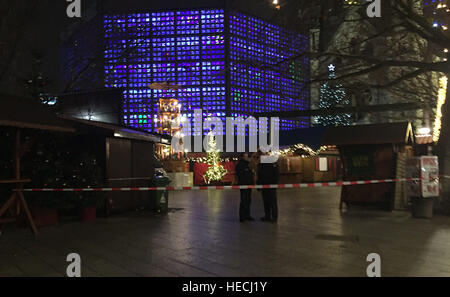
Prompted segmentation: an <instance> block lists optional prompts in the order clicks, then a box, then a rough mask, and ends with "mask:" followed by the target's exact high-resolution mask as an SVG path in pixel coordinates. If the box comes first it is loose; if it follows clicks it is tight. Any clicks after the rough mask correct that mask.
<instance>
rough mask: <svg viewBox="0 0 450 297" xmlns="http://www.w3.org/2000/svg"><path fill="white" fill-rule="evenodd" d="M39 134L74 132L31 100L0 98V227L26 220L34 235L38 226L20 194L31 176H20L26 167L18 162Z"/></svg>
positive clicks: (11, 97) (9, 97) (7, 96)
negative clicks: (0, 143) (0, 141)
mask: <svg viewBox="0 0 450 297" xmlns="http://www.w3.org/2000/svg"><path fill="white" fill-rule="evenodd" d="M43 132H44V133H57V134H63V133H64V134H66V133H74V132H75V130H74V128H73V127H71V126H70V125H69V124H67V123H66V122H65V121H63V120H60V119H58V118H57V117H56V116H55V115H54V114H52V113H50V112H48V111H47V110H45V108H43V107H42V106H41V105H40V104H38V103H37V102H32V101H31V99H23V98H19V97H15V96H10V95H3V94H2V95H0V137H1V139H2V146H1V159H0V162H1V165H2V166H1V171H0V175H1V178H0V185H1V188H0V189H1V190H0V192H1V194H0V195H1V196H0V227H2V225H3V224H6V223H13V222H20V221H22V220H23V219H24V218H26V221H27V222H28V225H29V226H30V227H31V229H32V230H33V232H34V234H35V235H37V234H38V230H37V227H38V226H37V224H36V222H35V218H33V216H32V210H30V208H29V203H28V201H27V200H26V198H25V196H24V193H23V191H22V189H23V187H24V186H28V185H29V184H30V182H31V179H30V178H33V176H30V175H26V174H24V167H26V165H24V163H23V162H22V160H23V158H24V157H25V156H26V155H27V154H28V153H29V151H30V150H31V149H32V147H33V146H34V145H35V143H36V142H37V141H38V140H39V136H40V134H41V133H43ZM27 173H28V174H29V172H27Z"/></svg>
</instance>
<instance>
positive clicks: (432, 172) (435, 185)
mask: <svg viewBox="0 0 450 297" xmlns="http://www.w3.org/2000/svg"><path fill="white" fill-rule="evenodd" d="M420 164H421V169H422V170H421V171H420V172H421V178H422V183H421V184H422V185H421V192H422V197H423V198H431V197H439V161H438V157H436V156H424V157H420Z"/></svg>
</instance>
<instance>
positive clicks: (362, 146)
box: [323, 123, 414, 210]
mask: <svg viewBox="0 0 450 297" xmlns="http://www.w3.org/2000/svg"><path fill="white" fill-rule="evenodd" d="M413 142H414V138H413V130H412V126H411V124H410V123H390V124H375V125H360V126H342V127H330V128H328V129H327V130H326V132H325V135H324V138H323V145H336V146H337V147H338V149H339V152H340V156H341V160H342V164H343V180H344V181H361V180H363V181H364V180H379V179H395V178H398V177H401V174H402V173H401V171H400V170H399V169H400V168H401V166H400V164H401V163H402V161H404V160H406V159H407V158H408V157H410V156H412V155H413V148H412V145H413ZM400 189H401V187H400V185H399V184H396V183H381V184H367V185H352V186H344V187H343V188H342V193H341V207H342V204H344V203H345V204H346V205H352V204H353V205H366V206H367V205H373V206H379V207H382V208H383V209H389V210H392V209H394V207H395V203H396V201H395V197H396V196H398V195H397V194H398V193H397V192H399V191H401V190H400Z"/></svg>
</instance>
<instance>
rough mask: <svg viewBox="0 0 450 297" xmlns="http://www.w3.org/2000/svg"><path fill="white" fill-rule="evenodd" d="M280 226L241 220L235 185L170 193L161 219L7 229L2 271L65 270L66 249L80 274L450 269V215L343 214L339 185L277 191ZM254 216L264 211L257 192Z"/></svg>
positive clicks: (420, 272)
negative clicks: (75, 257)
mask: <svg viewBox="0 0 450 297" xmlns="http://www.w3.org/2000/svg"><path fill="white" fill-rule="evenodd" d="M278 195H279V208H280V218H279V222H278V224H272V223H263V222H260V221H256V222H247V223H244V224H242V223H240V222H239V220H238V205H239V192H238V191H203V192H176V193H170V207H171V212H170V213H169V214H168V215H167V216H160V215H155V214H152V213H150V212H146V211H136V212H128V213H125V214H122V215H117V216H113V217H111V218H99V219H97V221H96V222H95V223H93V224H86V223H80V222H66V223H62V224H61V225H60V226H57V227H47V228H41V229H40V234H39V236H38V237H37V238H34V236H33V235H32V233H31V232H30V231H29V230H27V229H15V228H11V227H8V228H5V230H4V232H3V235H2V236H0V276H64V275H65V272H66V267H67V265H68V263H67V262H66V257H67V255H68V254H70V253H78V254H79V255H80V256H81V261H82V265H81V269H82V276H86V277H87V276H158V277H166V276H169V277H172V276H173V277H177V276H189V277H204V276H206V277H215V276H225V277H229V276H242V277H255V276H262V277H270V276H293V277H299V276H357V277H358V276H360V277H364V276H366V268H367V265H368V264H369V263H367V262H366V257H367V255H368V254H370V253H378V254H379V255H380V256H381V261H382V262H381V272H382V275H383V276H450V217H439V216H436V217H435V218H433V219H432V220H422V219H413V218H411V215H410V214H409V213H408V212H397V211H396V212H392V213H390V212H383V211H377V210H367V209H361V208H351V209H348V210H344V211H343V212H340V211H339V207H338V206H339V195H340V189H339V188H320V189H301V190H287V189H286V190H279V194H278ZM252 214H253V216H254V217H255V218H259V217H261V216H262V214H263V210H262V201H261V198H260V193H259V192H256V191H255V192H254V193H253V204H252Z"/></svg>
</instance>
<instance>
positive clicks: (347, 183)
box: [16, 178, 423, 192]
mask: <svg viewBox="0 0 450 297" xmlns="http://www.w3.org/2000/svg"><path fill="white" fill-rule="evenodd" d="M420 180H423V179H421V178H403V179H377V180H365V181H342V182H329V183H302V184H281V185H250V186H195V187H133V188H125V187H124V188H82V189H52V188H50V189H46V188H42V189H22V190H21V191H23V192H150V191H205V190H247V189H296V188H320V187H341V186H355V185H371V184H385V183H395V182H412V181H420ZM16 191H17V189H16Z"/></svg>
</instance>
